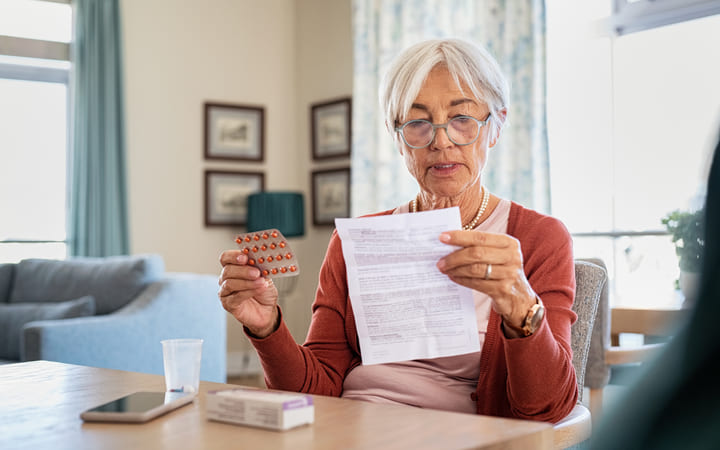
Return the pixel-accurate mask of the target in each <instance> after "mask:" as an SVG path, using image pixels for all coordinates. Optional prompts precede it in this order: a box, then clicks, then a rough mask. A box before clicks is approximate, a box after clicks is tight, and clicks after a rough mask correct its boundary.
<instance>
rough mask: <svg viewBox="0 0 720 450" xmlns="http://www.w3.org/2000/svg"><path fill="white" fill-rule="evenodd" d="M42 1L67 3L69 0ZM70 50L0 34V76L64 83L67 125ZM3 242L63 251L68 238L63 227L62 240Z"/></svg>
mask: <svg viewBox="0 0 720 450" xmlns="http://www.w3.org/2000/svg"><path fill="white" fill-rule="evenodd" d="M42 1H45V2H52V3H63V4H70V0H42ZM70 53H71V44H69V43H65V42H55V41H46V40H39V39H28V38H21V37H16V36H6V35H0V78H3V79H13V80H23V81H36V82H48V83H58V84H65V85H66V87H67V117H68V128H71V127H72V116H71V114H70V112H71V110H72V108H71V103H70V101H71V93H70V87H71V86H70V77H71V69H72V66H71V61H70ZM8 57H9V58H8ZM63 63H67V64H66V65H65V64H63ZM68 131H69V130H68ZM69 136H70V133H69V132H68V142H66V143H65V145H66V147H65V148H66V154H67V155H69V149H70V146H69V139H70V138H69ZM5 244H64V245H65V248H66V253H67V248H68V246H69V238H68V233H67V230H66V233H65V239H62V240H54V239H0V245H5Z"/></svg>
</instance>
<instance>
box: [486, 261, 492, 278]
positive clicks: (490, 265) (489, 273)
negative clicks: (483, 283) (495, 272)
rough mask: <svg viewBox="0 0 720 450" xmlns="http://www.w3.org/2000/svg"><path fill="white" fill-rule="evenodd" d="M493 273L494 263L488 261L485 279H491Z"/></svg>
mask: <svg viewBox="0 0 720 450" xmlns="http://www.w3.org/2000/svg"><path fill="white" fill-rule="evenodd" d="M491 274H492V264H489V263H488V265H487V268H486V269H485V279H486V280H489V279H490V275H491Z"/></svg>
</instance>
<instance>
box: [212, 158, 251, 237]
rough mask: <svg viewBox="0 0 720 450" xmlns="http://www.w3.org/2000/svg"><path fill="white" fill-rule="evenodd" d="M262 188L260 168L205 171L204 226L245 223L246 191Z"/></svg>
mask: <svg viewBox="0 0 720 450" xmlns="http://www.w3.org/2000/svg"><path fill="white" fill-rule="evenodd" d="M264 189H265V174H264V173H263V172H238V171H227V170H206V171H205V226H206V227H213V226H235V225H245V224H247V201H248V200H247V199H248V195H250V194H252V193H255V192H261V191H263V190H264Z"/></svg>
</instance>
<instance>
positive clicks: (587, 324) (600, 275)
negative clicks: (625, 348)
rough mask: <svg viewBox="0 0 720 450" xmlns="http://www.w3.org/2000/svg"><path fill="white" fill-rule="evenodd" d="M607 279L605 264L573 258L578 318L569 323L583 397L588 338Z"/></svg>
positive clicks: (574, 309)
mask: <svg viewBox="0 0 720 450" xmlns="http://www.w3.org/2000/svg"><path fill="white" fill-rule="evenodd" d="M606 282H607V272H606V271H605V269H604V268H602V267H600V266H598V265H597V264H593V263H591V262H588V261H583V260H576V261H575V283H576V288H575V301H574V302H573V307H572V309H573V311H575V314H577V316H578V318H577V321H576V322H575V323H574V324H573V326H572V330H571V331H572V341H571V346H572V350H573V366H575V375H576V378H577V384H578V400H582V395H583V386H584V385H585V367H586V363H587V358H588V352H589V350H590V340H591V337H592V334H593V326H594V324H595V315H596V313H597V310H598V304H599V302H600V297H601V294H602V291H603V288H604V286H605V284H606Z"/></svg>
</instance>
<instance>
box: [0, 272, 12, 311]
mask: <svg viewBox="0 0 720 450" xmlns="http://www.w3.org/2000/svg"><path fill="white" fill-rule="evenodd" d="M14 270H15V264H0V304H1V303H6V302H7V301H8V299H9V297H10V288H11V287H12V279H13V271H14Z"/></svg>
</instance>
